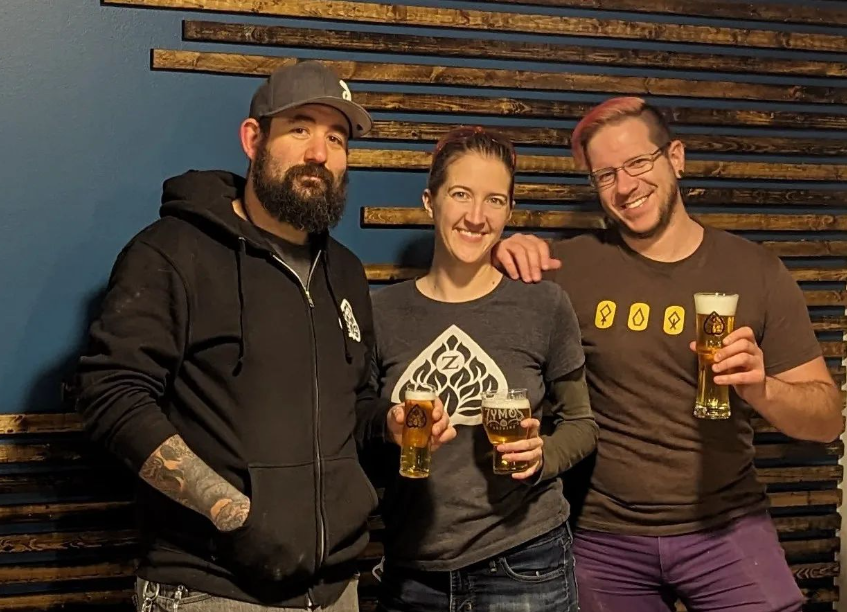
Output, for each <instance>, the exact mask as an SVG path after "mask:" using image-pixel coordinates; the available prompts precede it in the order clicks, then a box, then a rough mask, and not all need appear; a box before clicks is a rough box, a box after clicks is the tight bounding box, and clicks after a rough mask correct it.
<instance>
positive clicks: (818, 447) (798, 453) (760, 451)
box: [755, 440, 844, 465]
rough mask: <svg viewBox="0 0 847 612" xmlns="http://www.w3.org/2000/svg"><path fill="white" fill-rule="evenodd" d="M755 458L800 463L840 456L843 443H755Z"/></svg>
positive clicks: (842, 452) (842, 450) (842, 451)
mask: <svg viewBox="0 0 847 612" xmlns="http://www.w3.org/2000/svg"><path fill="white" fill-rule="evenodd" d="M755 450H756V459H780V460H783V461H786V462H790V463H794V464H795V465H802V464H803V462H806V461H810V460H812V461H814V460H818V459H824V458H826V457H840V456H841V455H843V454H844V444H843V443H842V442H841V441H840V440H839V441H837V442H831V443H829V444H819V443H817V442H788V443H785V444H756V446H755Z"/></svg>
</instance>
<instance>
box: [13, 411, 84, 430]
mask: <svg viewBox="0 0 847 612" xmlns="http://www.w3.org/2000/svg"><path fill="white" fill-rule="evenodd" d="M77 431H82V421H81V420H80V418H79V415H78V414H76V413H75V412H62V413H45V414H3V415H0V433H2V434H22V433H30V434H52V433H67V432H77Z"/></svg>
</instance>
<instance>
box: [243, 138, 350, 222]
mask: <svg viewBox="0 0 847 612" xmlns="http://www.w3.org/2000/svg"><path fill="white" fill-rule="evenodd" d="M272 170H273V162H272V160H271V159H270V157H269V155H268V150H267V148H266V147H262V149H261V150H260V152H259V153H258V155H257V156H256V159H255V160H254V161H253V164H252V167H251V169H250V176H251V178H252V179H253V188H254V190H255V191H256V196H257V197H258V199H259V201H260V202H261V203H262V206H264V208H265V210H267V211H268V213H269V214H270V215H271V216H273V217H274V218H275V219H276V220H277V221H281V222H282V223H287V224H288V225H290V226H291V227H293V228H295V229H297V230H302V231H305V232H308V233H309V234H320V233H323V232H325V231H327V230H329V229H332V228H333V227H335V226H336V225H338V222H339V221H340V220H341V217H342V215H343V214H344V205H345V202H346V199H347V181H348V175H347V172H346V171H345V172H344V174H343V175H341V177H340V178H339V179H338V180H336V179H335V177H334V176H333V175H332V173H331V172H330V171H329V170H327V169H326V167H324V166H322V165H319V164H313V163H306V164H300V165H298V166H292V167H291V168H289V169H288V170H286V171H285V174H283V175H282V177H281V178H279V177H278V173H274V172H273V171H272ZM305 177H310V178H311V180H309V181H308V187H305V188H304V187H303V186H302V184H303V182H304V181H303V180H302V179H304V178H305Z"/></svg>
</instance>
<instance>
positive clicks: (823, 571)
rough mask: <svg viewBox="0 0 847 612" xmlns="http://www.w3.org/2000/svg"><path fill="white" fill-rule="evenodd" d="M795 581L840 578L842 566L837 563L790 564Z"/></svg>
mask: <svg viewBox="0 0 847 612" xmlns="http://www.w3.org/2000/svg"><path fill="white" fill-rule="evenodd" d="M789 567H790V568H791V573H792V574H794V579H795V580H798V581H800V580H818V579H821V578H838V574H839V573H840V572H841V565H840V564H839V563H838V562H836V561H832V562H828V563H795V564H789Z"/></svg>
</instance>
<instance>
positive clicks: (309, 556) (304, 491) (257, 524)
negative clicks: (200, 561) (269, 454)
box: [217, 463, 318, 583]
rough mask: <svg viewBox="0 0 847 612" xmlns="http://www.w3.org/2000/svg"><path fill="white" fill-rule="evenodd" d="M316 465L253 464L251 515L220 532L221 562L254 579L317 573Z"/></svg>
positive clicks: (289, 578) (284, 578)
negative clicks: (234, 526)
mask: <svg viewBox="0 0 847 612" xmlns="http://www.w3.org/2000/svg"><path fill="white" fill-rule="evenodd" d="M314 470H315V467H314V464H312V463H308V464H304V465H297V466H286V467H276V466H273V467H272V466H257V465H251V466H249V467H248V471H249V473H250V484H251V486H250V514H249V515H248V516H247V520H246V521H245V522H244V524H243V525H242V526H241V527H239V528H238V529H236V530H234V531H231V532H229V533H222V534H220V546H219V547H217V548H219V552H220V554H219V557H220V558H219V562H220V563H221V565H224V566H226V567H228V569H230V571H232V572H233V573H234V574H236V575H238V576H240V577H242V578H243V579H245V580H247V581H249V582H268V581H271V582H282V581H285V582H287V583H297V582H302V581H307V580H309V579H311V577H312V576H314V574H315V570H316V565H317V564H316V560H315V554H316V550H317V548H316V547H317V537H318V536H317V531H318V530H317V523H316V519H315V515H316V508H315V476H314Z"/></svg>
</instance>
